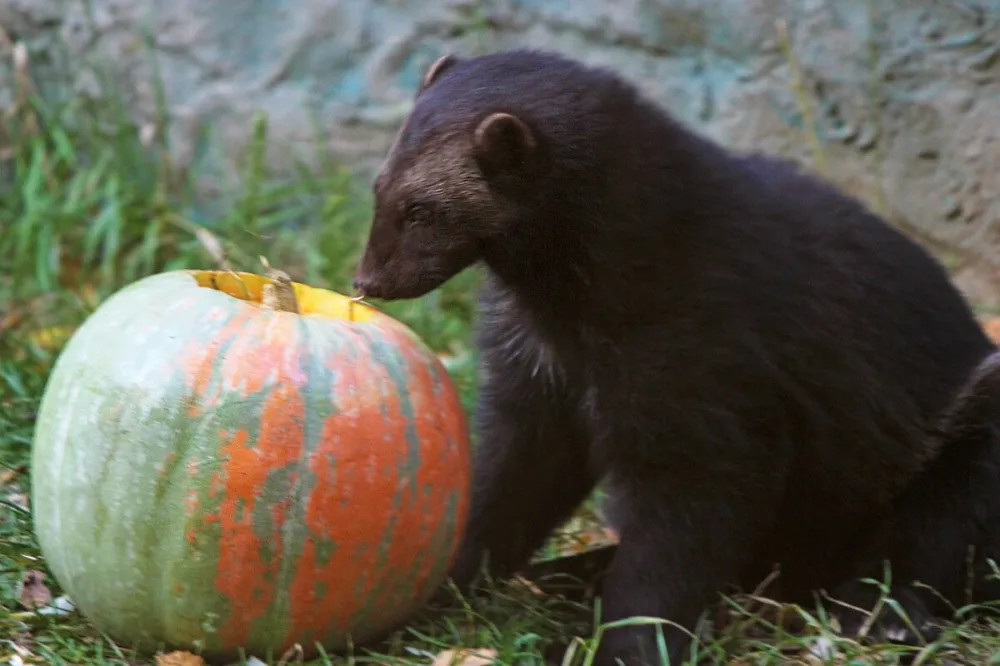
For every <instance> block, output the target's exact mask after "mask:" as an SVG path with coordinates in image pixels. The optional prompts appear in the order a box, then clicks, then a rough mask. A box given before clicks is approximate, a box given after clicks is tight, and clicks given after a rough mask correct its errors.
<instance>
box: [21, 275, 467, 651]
mask: <svg viewBox="0 0 1000 666" xmlns="http://www.w3.org/2000/svg"><path fill="white" fill-rule="evenodd" d="M281 286H282V285H281V284H280V283H279V282H274V281H272V280H271V279H269V278H268V277H264V276H259V275H254V274H250V273H230V272H225V271H171V272H166V273H161V274H157V275H153V276H150V277H147V278H144V279H141V280H139V281H137V282H135V283H133V284H131V285H129V286H127V287H125V288H123V289H121V290H120V291H118V292H117V293H115V294H113V295H112V296H111V297H110V298H109V299H108V300H107V301H105V302H104V303H103V304H102V305H101V306H100V307H99V308H98V309H97V310H96V311H95V312H94V313H93V314H92V315H91V316H90V317H89V318H88V319H87V320H86V321H85V322H84V323H83V325H82V326H81V327H80V328H79V329H78V330H77V331H76V332H75V333H74V335H73V336H72V338H71V339H70V340H69V342H68V343H67V345H66V347H65V348H64V349H63V351H62V353H61V354H60V357H59V359H58V360H57V362H56V364H55V366H54V368H53V371H52V374H51V376H50V377H49V380H48V383H47V385H46V389H45V393H44V396H43V399H42V403H41V406H40V409H39V414H38V420H37V424H36V430H35V436H34V443H33V451H32V456H33V460H32V505H33V513H34V521H35V528H36V533H37V537H38V541H39V544H40V546H41V549H42V551H43V554H44V556H45V558H46V560H47V562H48V565H49V568H50V569H51V571H52V573H53V574H54V576H55V577H56V579H57V580H58V582H59V583H60V584H61V586H62V587H63V589H64V590H65V591H66V592H67V593H68V594H69V596H70V598H72V599H73V601H74V602H75V603H76V605H77V607H78V608H79V609H80V610H81V612H83V613H84V614H85V615H86V616H87V617H88V618H89V619H90V620H91V621H92V622H93V623H94V624H95V626H97V627H98V628H99V629H101V630H103V631H105V632H106V633H107V634H108V635H110V636H111V637H112V638H114V639H115V640H116V641H118V642H119V643H121V644H123V645H126V646H129V647H136V648H137V649H139V650H143V651H145V650H149V649H157V648H160V647H163V648H170V649H191V650H196V651H199V652H200V653H201V654H202V655H203V656H206V657H210V658H215V657H217V658H222V659H232V658H236V657H237V656H238V654H239V650H240V648H242V649H243V650H244V652H245V654H247V655H251V654H256V655H261V656H264V655H266V654H268V653H270V654H273V655H275V656H278V655H280V654H281V653H282V651H284V650H286V649H288V648H289V647H291V646H294V645H295V644H300V645H301V646H302V648H303V649H304V650H305V652H306V653H307V655H312V654H314V653H315V645H316V644H317V643H319V644H321V645H322V646H323V647H324V648H326V649H328V650H332V651H336V650H340V649H341V648H343V647H344V646H345V644H347V643H348V641H349V640H350V641H353V642H354V643H363V642H366V641H369V640H374V639H376V638H379V637H384V635H385V634H387V633H388V632H389V631H391V630H392V629H393V628H394V627H396V626H398V625H399V624H401V623H402V622H404V621H405V619H406V618H407V617H408V616H409V615H410V614H411V613H412V612H414V611H415V610H416V609H417V608H418V607H419V605H420V604H421V603H423V602H424V601H426V599H427V598H428V597H429V596H430V594H431V593H432V592H433V590H434V588H435V587H437V586H438V585H439V584H440V583H441V582H442V581H443V579H444V577H445V575H446V573H447V570H448V568H449V566H450V564H451V561H452V558H453V556H454V551H455V548H456V544H457V541H458V539H459V537H460V536H461V534H460V532H461V529H462V528H463V527H464V521H465V517H466V511H467V506H468V495H469V483H470V476H469V475H470V460H469V439H468V430H467V425H466V419H465V415H464V413H463V411H462V408H461V403H460V402H459V397H458V395H457V391H456V390H455V388H454V385H453V384H452V382H451V380H450V378H449V376H448V374H447V372H446V371H445V369H444V367H443V366H442V364H441V362H440V361H439V360H438V359H437V357H436V356H435V355H434V354H433V353H431V352H430V350H428V349H427V348H426V347H425V346H424V345H423V343H422V342H421V341H420V340H419V339H418V338H417V336H416V335H415V334H414V333H413V332H412V331H411V330H410V329H408V328H407V327H406V326H405V325H403V324H402V323H400V322H398V321H397V320H395V319H393V318H391V317H390V316H389V315H387V314H384V313H382V312H380V311H378V310H376V309H374V308H372V307H369V306H366V305H364V304H361V303H354V302H353V301H352V300H351V299H349V298H348V297H346V296H344V295H341V294H337V293H334V292H331V291H326V290H322V289H316V288H310V287H308V286H305V285H302V284H294V283H291V282H290V281H286V284H285V287H287V289H288V292H287V293H285V296H290V297H291V301H290V302H291V303H292V308H291V309H292V310H293V311H287V310H288V308H287V307H286V306H285V305H281V302H283V301H282V299H280V298H279V299H278V300H277V301H276V302H277V303H279V305H275V302H272V303H270V305H269V306H267V307H265V305H267V303H266V301H267V300H268V296H269V295H271V296H273V295H274V293H275V289H276V288H279V287H281ZM262 299H263V300H264V301H265V303H262ZM271 300H272V301H274V299H273V298H272V299H271ZM275 308H277V309H275ZM296 309H297V310H298V312H295V311H294V310H296Z"/></svg>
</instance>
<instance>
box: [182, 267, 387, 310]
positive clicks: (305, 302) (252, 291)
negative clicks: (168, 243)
mask: <svg viewBox="0 0 1000 666" xmlns="http://www.w3.org/2000/svg"><path fill="white" fill-rule="evenodd" d="M184 272H185V273H187V274H188V275H189V276H191V277H192V278H194V281H195V282H196V283H197V285H198V286H199V287H204V288H207V289H212V290H214V291H217V292H220V293H223V294H225V295H227V296H230V297H232V298H235V299H237V300H239V301H243V302H244V303H249V304H251V305H256V306H258V307H262V306H263V303H264V300H265V288H266V286H267V285H272V284H274V280H272V279H271V278H270V277H268V276H266V275H259V274H257V273H249V272H243V271H224V270H211V269H204V270H199V269H189V270H186V271H184ZM291 286H292V288H293V289H294V290H295V299H296V300H297V301H298V312H291V313H288V314H296V315H300V316H307V317H308V316H311V317H318V318H321V319H330V320H340V321H346V322H353V323H375V322H377V321H379V320H382V321H385V320H392V321H395V320H394V319H393V318H392V317H391V316H389V315H387V314H386V313H384V312H382V311H381V310H379V309H377V308H375V307H373V306H371V305H368V304H367V303H362V302H360V301H357V300H356V299H353V298H351V297H350V296H347V295H345V294H342V293H340V292H337V291H334V290H331V289H323V288H320V287H311V286H309V285H306V284H302V283H300V282H294V281H292V282H291Z"/></svg>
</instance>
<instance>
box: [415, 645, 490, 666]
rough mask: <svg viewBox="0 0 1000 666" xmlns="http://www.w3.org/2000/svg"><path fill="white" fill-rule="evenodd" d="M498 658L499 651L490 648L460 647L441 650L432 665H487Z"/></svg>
mask: <svg viewBox="0 0 1000 666" xmlns="http://www.w3.org/2000/svg"><path fill="white" fill-rule="evenodd" d="M496 658H497V651H496V650H491V649H489V648H478V649H477V648H459V649H456V650H444V651H443V652H439V653H438V655H437V656H436V657H434V663H433V664H431V666H487V664H492V663H493V661H494V660H495V659H496Z"/></svg>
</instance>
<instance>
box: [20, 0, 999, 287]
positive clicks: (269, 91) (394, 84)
mask: <svg viewBox="0 0 1000 666" xmlns="http://www.w3.org/2000/svg"><path fill="white" fill-rule="evenodd" d="M777 19H784V20H785V21H786V22H787V25H788V35H789V40H790V43H791V47H792V51H793V53H794V54H795V61H796V62H797V63H798V68H799V70H800V71H801V80H802V81H803V86H802V94H799V95H797V94H796V93H795V86H794V85H793V84H794V82H795V81H796V80H797V77H796V76H794V75H793V71H794V69H793V68H790V66H789V60H788V58H787V57H786V56H785V55H784V54H783V52H782V49H781V48H780V44H779V40H777V38H776V36H777V32H776V29H775V21H776V20H777ZM0 25H2V26H3V27H4V28H5V29H6V30H7V32H8V33H10V34H11V35H12V36H13V37H14V38H15V39H23V40H25V41H26V42H27V43H28V44H30V45H31V46H32V51H33V53H35V54H38V58H36V60H37V61H38V62H39V65H38V66H39V67H40V71H42V72H43V78H45V79H46V81H47V82H48V83H49V87H50V88H51V89H55V90H58V89H60V88H59V85H60V83H61V82H64V81H68V82H70V83H71V85H72V86H73V88H74V89H76V90H79V91H82V92H85V93H87V94H93V95H99V94H101V93H103V92H107V91H106V90H104V89H103V86H102V83H101V82H102V81H103V80H107V79H102V77H101V76H100V73H101V72H107V71H112V72H114V75H113V77H112V78H111V80H113V81H114V82H115V83H116V85H117V86H119V92H121V91H124V92H125V93H126V94H127V96H128V98H129V100H130V108H131V109H132V110H133V111H134V113H135V114H136V116H137V118H140V119H145V120H146V121H147V122H151V121H152V120H153V119H154V118H155V113H154V111H155V90H156V85H155V83H156V80H157V78H158V77H159V80H161V81H162V84H163V90H164V92H165V99H166V100H167V107H168V110H169V118H170V125H169V137H170V139H171V144H172V150H173V152H174V155H175V158H176V159H177V160H178V162H179V163H181V164H188V165H198V164H202V165H205V164H211V165H214V166H215V167H219V168H221V175H222V177H223V178H225V177H226V174H227V170H231V167H232V164H233V163H234V162H235V160H236V159H237V158H238V156H239V153H240V148H241V145H242V143H243V141H244V140H245V138H246V136H247V135H248V132H249V130H250V126H251V118H252V116H253V114H254V113H255V112H256V111H264V112H266V113H267V114H268V115H269V117H270V120H271V131H272V136H273V137H274V138H275V139H276V141H274V142H273V144H272V154H271V159H272V163H273V164H274V165H275V167H276V168H282V167H283V166H287V165H288V164H289V163H290V162H289V160H290V159H291V158H293V157H298V158H306V159H312V158H314V157H315V154H316V151H317V150H318V149H321V150H326V151H330V152H331V153H332V154H333V155H334V156H335V157H337V158H339V159H340V160H342V161H343V162H344V163H346V164H348V165H351V166H354V167H357V168H360V169H367V168H370V167H371V166H372V165H373V164H375V163H377V160H378V159H379V157H380V156H381V155H382V154H383V152H384V151H385V149H386V148H387V146H388V144H389V141H390V138H391V135H392V132H393V131H394V129H395V128H396V126H397V125H398V123H399V122H400V120H401V119H402V117H403V116H404V114H405V113H406V112H407V110H408V108H409V105H410V102H411V96H412V93H413V90H414V88H415V86H416V84H417V81H418V80H419V77H420V76H421V74H422V72H423V69H424V68H425V67H426V66H427V65H428V64H429V63H430V62H432V61H433V60H434V59H435V58H436V57H437V56H438V55H440V54H441V53H444V52H446V51H452V52H455V53H459V54H473V53H480V52H486V51H490V50H494V49H500V48H507V47H512V46H517V45H532V46H541V47H547V48H556V49H559V50H562V51H565V52H567V53H569V54H571V55H574V56H577V57H580V58H582V59H584V60H586V61H589V62H593V63H602V64H608V65H612V66H614V67H615V68H617V69H618V70H620V71H621V72H622V73H624V74H626V75H628V76H629V77H631V78H633V79H634V80H636V81H637V82H639V83H640V84H641V85H642V86H643V87H644V88H645V90H646V91H648V93H649V94H650V95H652V96H654V97H655V98H657V99H658V100H660V101H662V102H663V103H664V104H666V105H667V106H668V107H669V108H671V109H672V110H673V111H674V113H676V114H677V115H678V116H680V117H681V118H683V119H684V120H686V121H688V122H689V123H691V124H693V125H695V126H696V127H698V128H700V129H701V130H703V131H704V132H706V133H708V134H709V135H711V136H713V137H715V138H717V139H719V140H722V141H724V142H725V143H726V144H728V145H730V146H733V147H735V148H738V149H745V150H749V149H759V150H764V151H767V152H773V153H779V154H783V155H786V156H789V157H792V158H795V159H798V160H801V161H803V162H805V163H808V164H813V165H814V166H815V167H816V168H818V169H821V170H822V171H823V172H824V173H826V174H828V175H829V177H830V178H832V179H833V180H835V181H836V182H838V183H840V184H842V185H843V186H844V187H846V188H848V189H850V190H851V191H853V192H855V193H858V194H859V195H861V196H862V197H863V198H865V199H866V200H867V201H869V202H871V203H872V204H873V205H875V206H877V207H879V208H880V209H881V210H882V211H884V212H886V213H888V214H890V215H891V216H892V218H893V219H894V220H895V221H896V222H897V223H899V224H900V225H901V226H903V227H904V228H906V229H907V230H909V231H910V232H912V233H913V234H915V235H917V236H919V237H921V238H922V239H923V240H925V242H927V243H928V244H931V245H933V246H935V247H937V248H938V249H940V250H958V251H959V255H960V257H961V261H962V262H964V264H963V266H959V267H958V275H959V279H960V281H961V282H962V284H963V286H964V287H965V288H967V289H969V290H970V291H971V292H972V295H973V296H974V297H976V298H977V299H979V300H986V301H997V300H1000V297H998V296H996V294H997V293H1000V291H998V290H997V288H996V287H997V282H998V278H1000V269H998V267H1000V260H998V259H997V257H1000V255H998V254H997V252H996V251H995V250H996V248H997V246H998V245H1000V175H998V174H1000V1H998V0H713V1H712V2H709V1H708V0H704V1H699V0H616V2H614V3H611V2H604V1H601V0H580V1H578V2H575V3H570V2H568V0H482V1H480V2H474V1H472V0H425V1H424V2H422V3H421V2H408V1H404V0H299V1H297V2H292V1H291V0H253V1H251V0H173V1H172V2H164V1H162V0H89V1H88V2H85V1H83V0H0ZM42 56H44V57H42ZM46 60H48V61H49V62H48V63H46V62H45V61H46ZM33 62H35V61H34V60H33ZM109 68H110V69H109ZM157 73H158V77H157ZM3 99H4V98H2V97H0V102H2V101H3ZM802 100H806V102H807V104H808V106H809V108H810V109H811V114H812V117H813V119H814V123H813V126H814V127H815V131H814V132H811V131H810V129H809V127H807V123H806V122H805V120H804V118H806V117H808V115H806V114H804V113H803V106H802ZM210 125H211V126H215V128H216V129H215V130H214V131H213V134H212V135H210V136H209V138H206V136H205V132H204V130H205V127H207V126H210ZM810 134H813V135H815V136H816V137H818V139H819V143H820V145H821V148H822V151H821V152H822V157H821V158H820V159H819V160H817V159H816V158H815V156H814V155H813V152H812V148H813V143H812V140H811V139H810Z"/></svg>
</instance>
